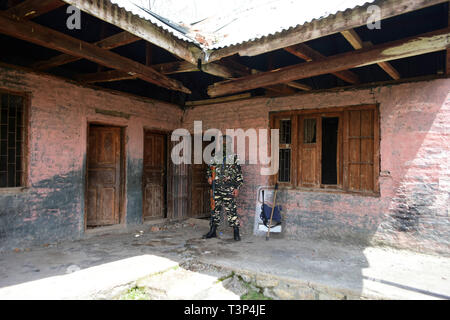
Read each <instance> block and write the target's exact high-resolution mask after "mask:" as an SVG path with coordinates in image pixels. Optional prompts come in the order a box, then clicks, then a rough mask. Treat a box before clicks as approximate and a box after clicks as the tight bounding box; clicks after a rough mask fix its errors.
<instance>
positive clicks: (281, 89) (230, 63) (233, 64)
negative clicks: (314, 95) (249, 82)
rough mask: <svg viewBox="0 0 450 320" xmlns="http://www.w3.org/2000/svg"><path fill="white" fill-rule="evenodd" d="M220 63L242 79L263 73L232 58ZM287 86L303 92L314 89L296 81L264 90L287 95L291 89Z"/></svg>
mask: <svg viewBox="0 0 450 320" xmlns="http://www.w3.org/2000/svg"><path fill="white" fill-rule="evenodd" d="M220 63H223V64H225V65H226V66H227V67H229V68H232V69H234V70H236V72H237V73H238V74H239V76H240V77H245V76H248V75H251V74H259V73H261V72H262V71H260V70H256V69H252V68H249V67H247V66H244V65H242V64H240V63H239V62H237V61H235V60H233V59H230V58H227V59H224V60H221V61H220ZM286 86H288V87H291V88H295V89H299V90H303V91H309V90H312V88H311V87H310V86H308V85H306V84H302V83H298V82H295V81H292V82H288V83H285V84H283V85H275V86H269V87H264V89H267V90H270V91H274V92H277V93H282V94H286V93H288V90H289V89H287V88H286ZM291 93H295V91H291Z"/></svg>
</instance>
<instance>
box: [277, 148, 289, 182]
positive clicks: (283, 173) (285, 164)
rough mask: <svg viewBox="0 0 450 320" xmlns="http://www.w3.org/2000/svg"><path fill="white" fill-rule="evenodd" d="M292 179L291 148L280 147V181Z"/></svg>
mask: <svg viewBox="0 0 450 320" xmlns="http://www.w3.org/2000/svg"><path fill="white" fill-rule="evenodd" d="M290 180H291V149H280V168H279V172H278V181H279V182H290Z"/></svg>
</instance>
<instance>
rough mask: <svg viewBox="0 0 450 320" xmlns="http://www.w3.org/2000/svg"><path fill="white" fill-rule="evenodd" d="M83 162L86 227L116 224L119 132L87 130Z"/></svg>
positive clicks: (118, 187) (91, 127)
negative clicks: (85, 180) (84, 171)
mask: <svg viewBox="0 0 450 320" xmlns="http://www.w3.org/2000/svg"><path fill="white" fill-rule="evenodd" d="M87 159H88V161H87V165H88V168H87V172H88V176H87V223H86V224H87V227H98V226H108V225H114V224H118V223H119V220H120V193H121V189H120V187H121V129H120V128H117V127H105V126H94V125H92V126H90V128H89V140H88V151H87Z"/></svg>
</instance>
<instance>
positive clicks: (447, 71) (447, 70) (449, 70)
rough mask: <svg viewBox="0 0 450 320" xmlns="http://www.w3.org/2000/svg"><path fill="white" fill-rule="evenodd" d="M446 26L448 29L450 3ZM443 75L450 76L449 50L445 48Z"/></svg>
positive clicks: (449, 10)
mask: <svg viewBox="0 0 450 320" xmlns="http://www.w3.org/2000/svg"><path fill="white" fill-rule="evenodd" d="M447 26H448V27H450V1H449V2H448V19H447ZM445 74H446V75H448V76H450V48H447V52H446V63H445Z"/></svg>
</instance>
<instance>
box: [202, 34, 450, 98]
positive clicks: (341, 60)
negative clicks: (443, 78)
mask: <svg viewBox="0 0 450 320" xmlns="http://www.w3.org/2000/svg"><path fill="white" fill-rule="evenodd" d="M449 46H450V28H446V29H441V30H436V31H433V32H429V33H426V34H421V35H417V36H414V37H409V38H406V39H401V40H397V41H392V42H388V43H384V44H380V45H376V46H373V47H370V48H364V49H361V50H356V51H352V52H347V53H343V54H339V55H335V56H331V57H328V58H326V59H325V60H322V61H313V62H308V63H301V64H298V65H293V66H289V67H285V68H280V69H278V70H273V71H270V72H264V73H261V74H257V75H252V76H247V77H244V78H240V79H238V80H233V81H226V82H222V83H221V82H218V83H215V84H213V85H211V86H209V87H208V94H209V95H210V96H211V97H217V96H221V95H226V94H233V93H237V92H242V91H247V90H251V89H255V88H261V87H264V86H268V85H273V84H277V83H285V82H289V81H293V80H297V79H305V78H310V77H314V76H318V75H321V74H327V73H333V72H337V71H342V70H348V69H351V68H358V67H363V66H367V65H371V64H376V63H379V62H385V61H390V60H396V59H403V58H407V57H412V56H417V55H422V54H426V53H431V52H436V51H442V50H446V49H447V48H448V47H449Z"/></svg>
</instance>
